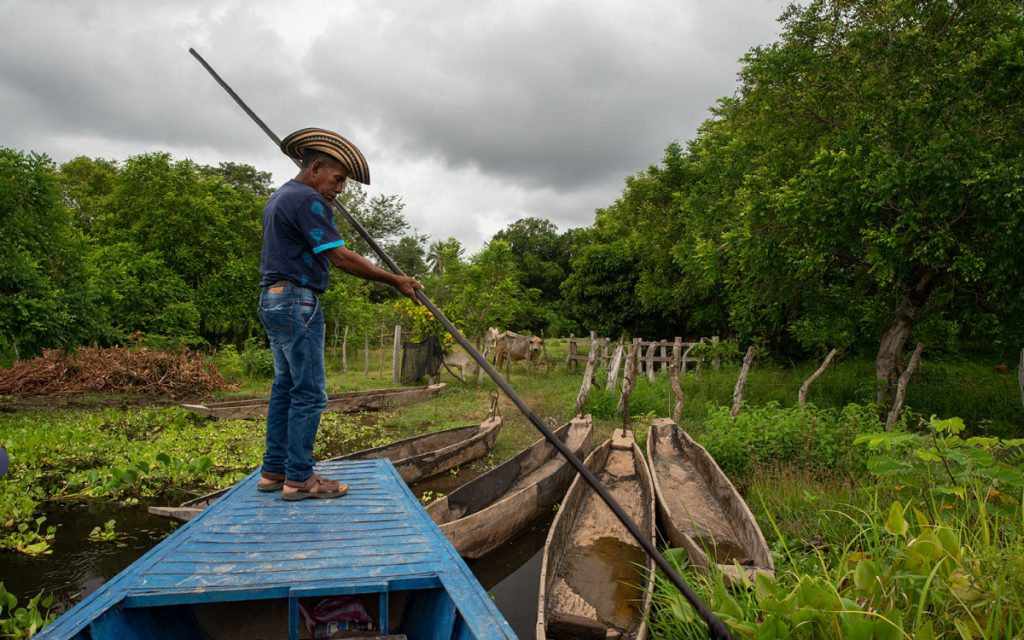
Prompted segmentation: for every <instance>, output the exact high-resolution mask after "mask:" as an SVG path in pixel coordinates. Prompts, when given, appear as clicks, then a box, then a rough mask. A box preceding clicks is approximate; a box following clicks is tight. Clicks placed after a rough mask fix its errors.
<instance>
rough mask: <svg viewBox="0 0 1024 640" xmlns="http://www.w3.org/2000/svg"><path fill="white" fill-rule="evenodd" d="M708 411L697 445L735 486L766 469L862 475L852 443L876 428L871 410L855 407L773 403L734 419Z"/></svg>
mask: <svg viewBox="0 0 1024 640" xmlns="http://www.w3.org/2000/svg"><path fill="white" fill-rule="evenodd" d="M707 411H708V416H707V420H706V421H705V427H706V431H705V433H704V434H703V435H702V436H700V438H699V439H700V441H701V444H703V445H704V447H705V448H707V450H708V451H709V452H710V453H711V455H712V456H714V458H715V460H716V461H717V462H718V465H719V466H720V467H721V468H722V470H723V471H725V473H726V474H727V475H728V476H729V477H730V478H732V479H733V481H734V482H739V483H745V482H746V480H747V479H749V476H750V474H751V473H752V472H753V471H754V470H755V469H758V468H764V467H780V466H787V467H792V468H797V469H802V470H806V471H809V472H811V473H813V474H817V475H835V474H846V475H852V474H857V473H860V472H861V471H863V470H864V465H865V458H866V455H865V452H864V451H863V449H861V448H860V447H854V446H853V440H854V438H855V437H856V436H858V435H859V434H861V433H863V432H866V431H869V430H873V429H877V427H878V418H877V414H876V410H875V408H874V407H873V406H867V405H857V404H851V405H847V406H846V407H844V408H843V409H838V410H837V409H818V408H816V407H814V406H813V405H806V406H805V407H804V408H803V409H800V408H798V407H790V408H783V407H780V406H779V405H778V404H776V403H774V402H772V403H769V404H767V405H765V406H763V407H749V406H747V407H744V410H743V411H742V412H741V413H740V414H739V415H738V416H736V417H735V418H734V417H732V416H731V415H730V411H729V408H727V407H715V406H710V405H709V406H708V408H707Z"/></svg>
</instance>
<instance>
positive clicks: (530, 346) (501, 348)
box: [488, 331, 544, 368]
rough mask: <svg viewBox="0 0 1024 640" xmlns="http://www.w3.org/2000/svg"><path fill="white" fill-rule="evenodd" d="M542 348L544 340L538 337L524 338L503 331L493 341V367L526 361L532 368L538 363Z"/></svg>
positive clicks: (511, 332)
mask: <svg viewBox="0 0 1024 640" xmlns="http://www.w3.org/2000/svg"><path fill="white" fill-rule="evenodd" d="M488 333H490V332H489V331H488ZM543 348H544V339H543V338H541V337H540V336H524V335H522V334H519V333H515V332H513V331H504V332H502V333H500V334H498V335H497V336H496V337H495V340H494V365H495V366H496V367H498V368H500V367H501V364H502V363H503V362H504V363H506V364H509V363H511V362H519V361H520V360H526V364H527V366H532V365H534V364H536V363H537V362H539V361H540V352H541V350H542V349H543Z"/></svg>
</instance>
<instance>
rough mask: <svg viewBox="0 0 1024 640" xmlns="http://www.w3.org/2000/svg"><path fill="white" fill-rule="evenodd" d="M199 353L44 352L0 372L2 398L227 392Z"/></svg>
mask: <svg viewBox="0 0 1024 640" xmlns="http://www.w3.org/2000/svg"><path fill="white" fill-rule="evenodd" d="M231 388H232V386H231V385H229V384H228V383H227V382H226V381H225V380H224V378H223V377H221V375H220V373H219V372H218V371H217V368H216V366H214V365H213V363H210V362H207V361H206V358H205V357H204V356H203V354H202V353H198V352H194V351H185V352H181V353H166V352H163V351H150V350H149V349H144V348H134V349H128V348H125V347H112V348H109V349H79V350H78V351H76V352H74V353H70V354H65V353H64V352H62V351H60V350H57V349H47V350H46V351H44V352H43V355H42V356H40V357H38V358H34V359H32V360H22V361H19V362H16V363H14V365H13V366H11V367H10V368H8V369H3V370H0V394H17V395H19V396H23V397H24V396H37V395H47V396H60V395H67V394H74V393H141V394H150V395H163V396H167V397H170V398H181V397H186V396H188V397H194V396H202V395H206V394H208V393H210V392H211V391H215V390H218V389H231Z"/></svg>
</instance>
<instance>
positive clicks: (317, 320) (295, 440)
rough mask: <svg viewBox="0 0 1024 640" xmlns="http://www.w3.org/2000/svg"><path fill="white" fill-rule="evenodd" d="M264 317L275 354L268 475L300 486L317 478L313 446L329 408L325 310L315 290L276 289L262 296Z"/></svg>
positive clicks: (266, 461)
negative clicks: (312, 477)
mask: <svg viewBox="0 0 1024 640" xmlns="http://www.w3.org/2000/svg"><path fill="white" fill-rule="evenodd" d="M279 289H280V292H278V290H279ZM271 291H274V292H275V293H270V292H271ZM259 317H260V322H261V323H262V324H263V328H264V329H265V330H266V332H267V339H268V340H270V348H271V350H272V351H273V352H274V384H273V386H272V387H271V389H270V407H269V409H268V411H267V451H266V453H265V454H264V456H263V470H264V471H271V472H274V473H283V474H284V475H285V477H286V478H287V479H288V480H296V481H300V482H301V481H304V480H306V479H308V478H309V477H310V476H311V475H313V464H314V460H313V442H314V441H315V440H316V432H317V429H318V428H319V427H320V414H321V413H323V410H324V409H325V408H326V407H327V376H326V374H325V372H324V313H323V308H322V307H321V306H320V300H319V299H318V298H317V296H316V294H315V293H314V292H313V290H312V289H307V288H305V287H300V286H298V285H295V284H290V283H289V284H284V285H274V286H271V287H267V288H266V289H263V291H262V292H261V293H260V309H259Z"/></svg>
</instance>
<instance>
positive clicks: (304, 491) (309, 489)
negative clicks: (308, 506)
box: [281, 473, 348, 501]
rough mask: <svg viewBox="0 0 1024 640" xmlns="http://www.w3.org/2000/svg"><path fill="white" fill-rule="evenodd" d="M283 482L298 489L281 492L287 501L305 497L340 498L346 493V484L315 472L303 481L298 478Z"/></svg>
mask: <svg viewBox="0 0 1024 640" xmlns="http://www.w3.org/2000/svg"><path fill="white" fill-rule="evenodd" d="M284 484H285V485H287V486H289V487H294V488H296V489H298V491H291V492H289V491H284V492H282V493H281V497H282V498H283V499H285V500H289V501H292V500H305V499H306V498H321V499H324V500H326V499H330V498H340V497H341V496H343V495H345V494H346V493H348V485H347V484H341V483H340V482H338V481H337V480H331V479H330V478H325V477H323V476H322V475H320V474H317V473H314V474H313V475H311V476H309V478H307V479H306V480H305V482H300V481H298V480H285V481H284Z"/></svg>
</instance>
